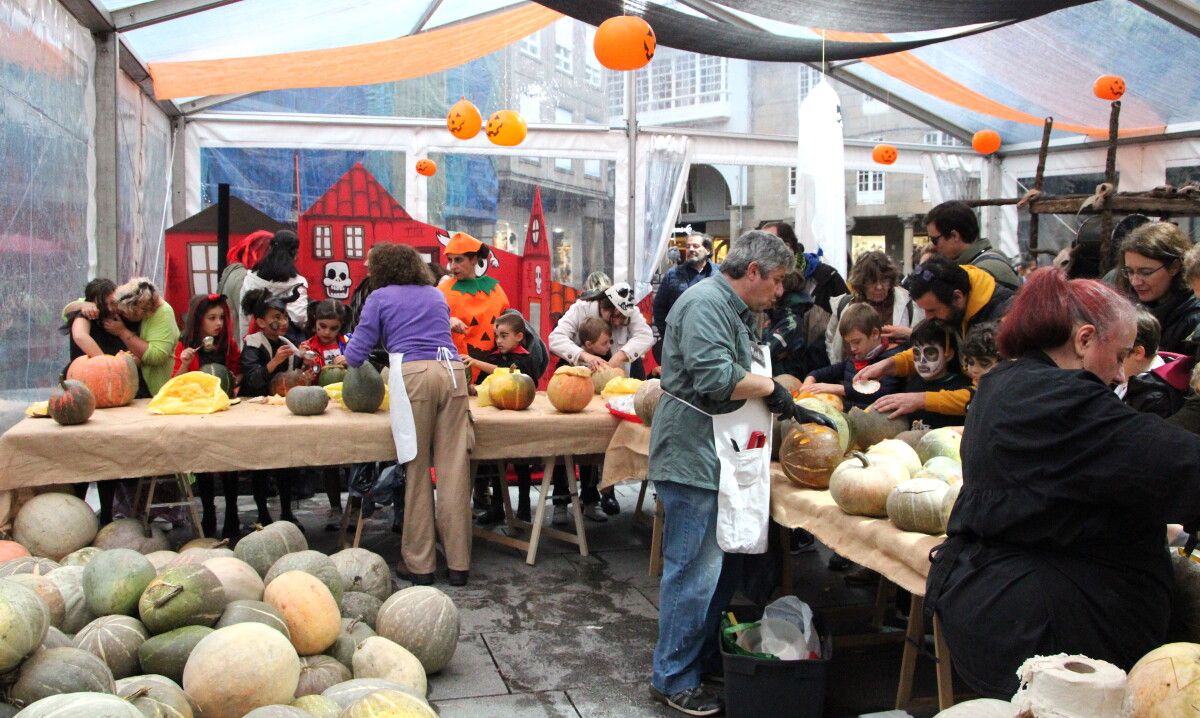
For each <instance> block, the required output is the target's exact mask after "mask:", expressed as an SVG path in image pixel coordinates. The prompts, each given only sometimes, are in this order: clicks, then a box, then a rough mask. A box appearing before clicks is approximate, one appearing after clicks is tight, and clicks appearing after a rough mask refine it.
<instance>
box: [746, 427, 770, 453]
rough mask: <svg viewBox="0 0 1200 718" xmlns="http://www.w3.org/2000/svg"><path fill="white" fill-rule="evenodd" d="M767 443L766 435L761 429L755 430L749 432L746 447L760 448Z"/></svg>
mask: <svg viewBox="0 0 1200 718" xmlns="http://www.w3.org/2000/svg"><path fill="white" fill-rule="evenodd" d="M766 445H767V435H766V434H764V433H763V432H761V431H755V432H754V433H752V434H750V443H749V445H748V446H747V447H746V448H747V449H761V448H763V447H764V446H766Z"/></svg>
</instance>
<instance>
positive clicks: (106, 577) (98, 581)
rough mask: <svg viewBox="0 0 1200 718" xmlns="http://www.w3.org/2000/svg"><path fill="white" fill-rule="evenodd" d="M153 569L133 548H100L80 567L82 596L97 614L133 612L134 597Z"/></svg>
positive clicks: (148, 578) (134, 612) (147, 582)
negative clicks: (106, 549)
mask: <svg viewBox="0 0 1200 718" xmlns="http://www.w3.org/2000/svg"><path fill="white" fill-rule="evenodd" d="M156 573H157V572H156V571H155V570H154V564H152V563H150V559H148V558H146V557H145V556H144V555H142V554H140V553H138V552H137V551H134V550H132V549H127V548H115V549H110V550H108V551H101V552H100V553H99V554H98V555H97V556H96V557H95V558H93V559H92V560H91V561H89V562H88V563H87V565H85V566H84V567H83V596H84V598H85V599H86V600H87V604H88V608H89V609H91V611H92V613H94V614H96V615H97V616H111V615H117V614H120V615H124V616H136V615H137V611H138V599H139V598H141V596H142V592H143V591H145V590H146V587H147V586H149V585H150V582H151V581H153V580H154V576H155V575H156Z"/></svg>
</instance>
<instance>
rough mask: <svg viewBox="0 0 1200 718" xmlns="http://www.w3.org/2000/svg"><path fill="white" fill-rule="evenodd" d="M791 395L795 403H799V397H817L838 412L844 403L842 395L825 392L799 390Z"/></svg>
mask: <svg viewBox="0 0 1200 718" xmlns="http://www.w3.org/2000/svg"><path fill="white" fill-rule="evenodd" d="M792 397H793V398H794V399H795V400H796V403H797V404H799V403H800V400H801V399H817V400H819V401H823V402H825V403H826V404H828V405H830V406H832V407H833V408H834V409H836V410H837V411H838V412H839V413H840V412H841V411H842V409H843V407H844V406H845V404H843V402H842V397H840V396H838V395H837V394H829V393H827V392H820V391H815V392H814V391H800V392H799V393H796V394H793V395H792Z"/></svg>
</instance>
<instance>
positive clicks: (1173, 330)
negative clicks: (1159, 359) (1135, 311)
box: [1146, 289, 1200, 356]
mask: <svg viewBox="0 0 1200 718" xmlns="http://www.w3.org/2000/svg"><path fill="white" fill-rule="evenodd" d="M1146 308H1147V309H1149V310H1150V313H1151V314H1153V315H1154V317H1155V318H1156V319H1158V323H1159V324H1161V325H1162V338H1161V339H1159V341H1158V349H1159V351H1164V352H1177V353H1179V354H1187V355H1189V356H1192V355H1195V353H1196V343H1195V339H1193V338H1192V335H1193V334H1194V333H1196V329H1197V327H1200V300H1197V299H1196V297H1195V296H1193V295H1192V293H1191V292H1190V291H1188V290H1186V289H1185V290H1182V291H1175V292H1172V293H1170V294H1168V295H1166V296H1165V297H1163V298H1162V299H1160V300H1158V301H1157V302H1155V303H1154V304H1152V305H1150V304H1148V305H1146Z"/></svg>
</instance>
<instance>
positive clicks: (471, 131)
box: [446, 97, 483, 140]
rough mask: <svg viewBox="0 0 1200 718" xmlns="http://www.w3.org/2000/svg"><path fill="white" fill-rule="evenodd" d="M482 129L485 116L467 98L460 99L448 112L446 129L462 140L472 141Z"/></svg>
mask: <svg viewBox="0 0 1200 718" xmlns="http://www.w3.org/2000/svg"><path fill="white" fill-rule="evenodd" d="M482 127H483V115H482V114H480V112H479V108H478V107H476V106H475V103H473V102H471V101H470V100H468V99H467V98H465V97H460V98H459V100H458V102H455V103H454V104H453V105H451V106H450V110H449V111H448V112H446V129H447V130H450V134H452V135H454V136H455V137H457V138H458V139H460V140H469V139H471V138H472V137H474V136H475V135H477V134H479V130H480V129H481V128H482Z"/></svg>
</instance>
